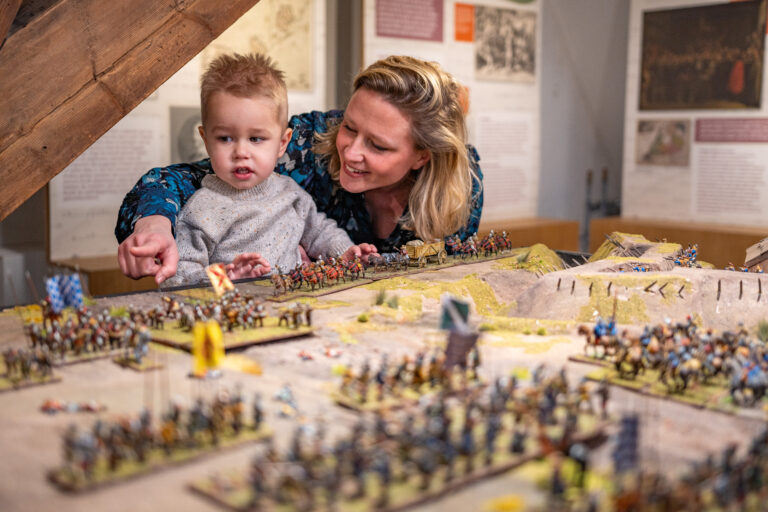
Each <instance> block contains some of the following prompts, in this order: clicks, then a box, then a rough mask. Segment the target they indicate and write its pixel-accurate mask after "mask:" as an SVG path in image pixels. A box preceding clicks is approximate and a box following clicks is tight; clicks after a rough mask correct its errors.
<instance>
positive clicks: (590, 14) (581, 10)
mask: <svg viewBox="0 0 768 512" xmlns="http://www.w3.org/2000/svg"><path fill="white" fill-rule="evenodd" d="M508 4H509V6H510V7H512V8H515V6H516V5H518V4H515V3H514V2H509V3H508ZM624 4H625V2H614V1H612V0H569V1H568V2H561V1H557V0H555V1H552V0H546V1H541V2H540V5H539V9H538V11H539V18H538V29H540V30H541V31H542V32H541V36H540V37H541V39H542V43H541V55H540V56H538V59H537V64H538V66H539V69H538V78H539V82H540V83H539V84H538V86H539V88H540V94H541V98H540V103H541V109H540V128H539V133H540V137H541V138H540V140H541V149H540V152H537V158H538V155H539V154H540V166H541V171H540V172H541V175H540V176H541V178H540V183H539V189H538V204H537V205H536V206H535V207H534V210H533V214H534V215H535V214H538V215H540V216H547V217H557V218H563V219H574V220H580V219H581V218H582V217H583V211H584V210H583V208H584V194H585V192H584V188H585V185H584V172H585V170H586V169H587V168H594V169H596V170H597V169H599V168H602V167H603V166H605V167H607V168H608V169H609V171H610V172H611V177H610V191H611V194H610V196H611V197H617V196H618V190H619V189H618V187H619V186H620V184H619V174H620V172H619V163H617V162H620V160H621V128H622V116H623V110H622V106H623V103H622V102H623V93H624V86H623V83H624V70H625V69H626V27H627V17H628V14H627V7H626V5H624ZM265 5H266V4H265ZM324 5H325V9H324V15H325V21H324V27H325V29H324V31H325V32H326V33H327V38H326V45H325V48H326V54H327V58H326V67H325V68H324V69H323V72H322V73H320V78H319V79H320V80H323V79H324V85H325V91H324V93H323V94H324V98H325V105H323V104H322V103H323V101H322V100H318V101H316V102H315V103H314V104H313V106H315V108H323V107H325V106H327V107H328V108H331V107H334V106H339V105H343V104H344V103H345V101H346V98H347V97H348V94H349V83H350V81H351V77H352V76H353V75H354V73H355V72H356V71H357V69H358V66H359V64H360V63H361V62H362V55H361V54H360V47H359V44H360V43H359V42H360V41H362V39H363V37H362V32H361V31H362V23H361V22H362V19H363V16H362V11H361V9H360V5H361V3H360V2H357V1H355V0H327V1H326V2H325V3H324ZM519 5H523V4H519ZM257 8H258V6H257ZM190 70H191V68H190V67H189V66H188V67H187V68H186V69H185V70H183V71H182V73H188V74H189V75H190V76H192V75H195V73H196V72H192V71H190ZM193 78H194V80H193V82H194V81H195V80H196V75H195V76H194V77H193ZM194 85H195V87H196V83H194ZM195 87H193V88H195ZM190 94H192V95H194V92H192V93H190ZM154 96H155V99H154V100H152V99H151V100H149V101H157V95H154ZM294 103H295V104H296V103H297V102H294ZM617 105H618V106H617ZM295 106H297V107H299V108H304V107H305V106H306V105H304V104H302V102H301V101H299V102H298V104H296V105H295ZM137 110H140V109H137ZM165 122H167V121H163V123H165ZM126 123H127V124H130V123H131V121H130V120H127V121H125V122H124V123H123V125H122V127H123V128H125V127H126ZM118 129H119V127H118ZM617 140H618V142H617ZM166 145H167V141H166ZM481 156H482V155H481ZM169 158H170V155H169ZM163 160H165V159H161V161H158V162H157V164H162V163H164V162H163ZM595 191H596V193H597V186H595ZM109 206H110V208H113V209H114V211H115V212H116V210H117V206H118V205H117V204H114V205H111V204H110V205H109ZM45 210H46V198H45V194H44V193H42V192H41V193H38V194H37V195H35V196H34V197H33V198H32V199H30V200H29V201H28V202H27V203H25V204H24V205H23V206H22V207H20V208H19V209H18V210H17V211H16V212H14V213H13V214H11V216H9V217H8V218H7V219H6V220H4V221H3V222H2V223H0V249H1V250H2V251H4V252H3V253H0V257H2V256H1V255H2V254H5V253H6V252H8V251H10V253H11V254H10V256H9V257H6V258H4V259H3V260H4V261H7V262H11V263H13V262H16V263H13V265H11V267H12V268H11V270H8V271H6V270H3V269H0V272H2V276H3V282H2V284H0V290H2V293H0V304H2V305H7V304H10V303H12V300H13V299H12V298H11V296H10V295H11V294H10V290H9V289H8V288H9V287H8V280H7V277H6V273H8V275H13V276H14V277H15V282H16V288H17V290H16V291H17V293H18V295H19V299H18V300H19V301H30V300H32V299H33V298H32V297H31V296H30V294H29V291H28V290H27V287H26V286H21V279H22V277H21V276H19V275H18V272H20V271H21V272H23V269H25V268H26V269H28V270H30V272H31V273H32V275H33V279H34V281H35V282H36V284H37V287H38V290H40V291H41V290H42V289H43V286H42V280H43V277H44V273H45V272H46V267H45V264H44V259H45V254H46V237H47V234H46V228H47V225H48V220H47V219H46V215H45ZM86 218H87V217H86ZM109 230H110V235H109V236H110V237H111V226H109ZM74 233H75V234H76V230H75V232H74ZM11 260H12V261H11ZM14 265H15V266H14ZM4 268H10V267H8V265H6V266H5V267H4ZM18 288H21V289H20V290H19V289H18Z"/></svg>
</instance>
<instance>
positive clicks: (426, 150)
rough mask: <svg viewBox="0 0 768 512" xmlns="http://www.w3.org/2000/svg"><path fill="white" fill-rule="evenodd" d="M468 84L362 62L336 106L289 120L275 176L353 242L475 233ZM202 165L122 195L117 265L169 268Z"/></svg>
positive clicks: (404, 64) (158, 174)
mask: <svg viewBox="0 0 768 512" xmlns="http://www.w3.org/2000/svg"><path fill="white" fill-rule="evenodd" d="M465 104H466V92H465V90H464V89H463V87H462V86H461V85H460V84H459V83H458V82H456V81H455V80H454V79H453V77H451V76H450V75H449V74H447V73H445V72H444V71H443V70H442V69H441V68H440V67H439V66H438V65H437V64H434V63H429V62H424V61H421V60H419V59H414V58H411V57H397V56H393V57H388V58H386V59H383V60H380V61H378V62H375V63H373V64H372V65H371V66H369V67H368V68H367V69H365V70H363V71H362V72H361V73H360V74H358V76H357V77H356V78H355V81H354V93H353V95H352V97H351V98H350V100H349V104H348V106H347V109H346V110H345V111H344V112H341V111H331V112H327V113H322V112H311V113H309V114H302V115H299V116H294V117H293V118H291V120H290V121H289V127H290V128H292V129H293V136H292V139H291V142H290V143H289V145H288V150H287V151H286V153H285V155H284V156H283V157H282V158H281V159H280V160H278V164H277V167H276V169H275V171H276V172H279V173H281V174H286V175H289V176H291V178H293V179H294V180H295V181H296V182H297V183H298V184H299V185H301V186H302V187H303V188H304V189H305V190H306V191H307V192H309V194H310V195H311V196H312V197H313V198H314V200H315V202H316V203H317V208H318V210H319V211H321V212H324V213H325V214H326V215H327V216H328V217H330V218H332V219H334V220H336V222H337V223H338V225H339V227H341V228H342V229H344V230H346V231H347V232H348V233H349V236H350V238H352V241H353V242H355V244H361V243H371V244H373V245H375V246H376V247H377V248H378V249H379V250H380V251H382V252H389V251H392V250H396V249H397V248H398V247H400V246H401V245H402V244H404V243H405V242H407V241H409V240H412V239H414V238H421V239H423V240H430V239H433V238H442V237H446V236H451V235H453V234H458V235H459V237H461V238H462V239H464V238H466V237H467V236H468V235H470V234H473V233H475V232H476V231H477V227H478V224H479V222H480V215H481V212H482V204H483V194H482V172H481V171H480V167H479V166H478V163H477V162H478V160H479V157H478V155H477V152H476V151H475V149H474V148H473V147H471V146H467V145H466V125H465V120H464V110H465V108H464V105H465ZM211 172H212V171H211V167H210V161H209V160H202V161H200V162H196V163H193V164H176V165H172V166H169V167H165V168H155V169H152V170H150V171H149V172H148V173H147V174H145V175H144V176H143V177H142V178H141V179H140V180H139V182H138V183H137V184H136V186H134V188H133V189H132V190H131V191H130V192H129V193H128V195H127V196H126V197H125V199H124V200H123V204H122V206H121V208H120V213H119V216H118V224H117V227H116V228H115V235H116V236H117V239H118V242H120V247H119V248H118V259H119V261H120V267H121V269H122V271H123V273H124V274H125V275H127V276H129V277H132V278H139V277H142V276H147V275H154V276H155V280H156V281H157V283H158V284H159V283H161V282H163V281H164V280H165V279H167V278H168V277H170V276H172V275H173V274H174V273H175V272H176V264H177V262H178V253H177V251H176V243H175V241H174V239H173V224H174V222H175V219H176V215H177V214H178V212H179V210H180V209H181V207H182V206H183V204H184V203H185V202H186V200H187V199H189V197H190V196H191V195H192V194H193V193H194V192H195V190H197V188H199V187H200V182H201V181H202V179H203V177H204V176H205V175H206V174H209V173H211Z"/></svg>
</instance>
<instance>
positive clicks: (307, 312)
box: [301, 302, 312, 327]
mask: <svg viewBox="0 0 768 512" xmlns="http://www.w3.org/2000/svg"><path fill="white" fill-rule="evenodd" d="M301 307H302V310H303V311H304V320H305V321H306V323H307V326H309V327H311V326H312V305H311V304H309V303H306V302H305V303H303V304H302V305H301Z"/></svg>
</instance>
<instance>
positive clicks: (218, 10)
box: [0, 0, 258, 221]
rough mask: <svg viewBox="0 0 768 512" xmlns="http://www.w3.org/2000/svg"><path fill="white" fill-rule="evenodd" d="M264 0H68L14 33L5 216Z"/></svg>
mask: <svg viewBox="0 0 768 512" xmlns="http://www.w3.org/2000/svg"><path fill="white" fill-rule="evenodd" d="M257 2H258V0H230V1H228V2H227V8H226V9H225V8H223V7H222V4H221V2H219V1H217V0H113V1H111V2H103V1H101V0H66V1H63V2H60V3H58V4H56V5H54V6H53V7H51V8H50V9H49V10H47V11H45V12H44V13H42V14H40V15H39V16H38V17H36V18H35V19H33V20H32V21H31V22H30V23H29V24H28V25H27V26H26V27H24V28H23V29H21V30H18V31H17V32H16V33H14V34H13V35H12V36H11V37H9V38H8V40H7V42H6V47H5V48H3V51H2V52H0V76H3V77H4V79H3V80H2V81H0V97H2V98H3V101H2V102H0V119H3V120H4V122H3V123H2V124H1V125H0V169H3V175H4V176H3V187H0V221H1V220H2V219H4V218H5V217H6V216H8V214H9V213H11V212H12V211H13V210H14V209H15V208H16V207H18V206H19V205H20V204H21V203H22V202H24V201H25V200H26V199H27V198H29V197H30V196H31V195H32V194H34V193H35V192H36V191H37V190H39V189H40V188H41V187H42V186H43V185H45V184H46V183H47V182H48V181H50V179H51V178H53V177H54V176H56V175H57V174H58V173H59V172H61V170H62V169H64V168H65V167H66V166H67V165H69V164H70V163H71V162H72V161H73V160H74V159H75V158H76V157H77V156H78V155H80V154H81V153H82V152H83V151H85V149H87V148H88V146H90V145H91V144H92V143H93V142H94V141H96V139H98V138H99V137H100V136H101V135H103V134H104V133H105V132H106V131H107V130H108V129H109V128H111V127H112V126H113V125H114V124H115V123H116V122H117V121H119V120H120V119H121V118H122V117H123V116H124V115H125V114H127V113H128V112H130V110H131V109H132V108H134V107H135V106H136V105H138V104H139V103H140V102H141V101H142V100H144V99H145V98H146V97H147V96H149V94H151V93H152V91H154V90H155V89H157V87H159V86H160V85H161V84H162V83H163V82H165V81H166V80H167V79H168V78H170V77H171V75H173V74H174V73H175V72H176V71H178V70H179V69H180V68H181V67H182V66H183V65H184V64H186V63H187V62H188V61H189V60H190V59H192V58H193V57H194V56H195V55H197V54H198V53H199V52H200V51H201V50H202V49H203V48H205V46H206V45H207V44H208V43H209V42H211V41H212V40H213V39H214V38H216V37H217V36H218V35H219V34H220V33H221V32H223V31H224V30H225V29H226V28H227V27H229V26H230V25H231V24H232V23H234V22H235V21H236V20H237V19H238V18H239V17H240V16H242V15H243V14H244V13H245V12H246V11H247V10H248V9H250V8H251V7H253V6H254V5H255V4H256V3H257ZM5 77H8V79H6V78H5Z"/></svg>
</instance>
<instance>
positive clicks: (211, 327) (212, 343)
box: [192, 320, 224, 379]
mask: <svg viewBox="0 0 768 512" xmlns="http://www.w3.org/2000/svg"><path fill="white" fill-rule="evenodd" d="M193 332H194V339H193V342H192V360H193V368H192V374H193V375H194V376H195V377H198V378H201V379H202V378H205V377H207V376H208V375H209V374H210V373H211V371H212V370H216V369H218V367H219V365H220V364H221V362H222V361H223V360H224V335H223V333H222V332H221V326H220V325H219V323H218V322H217V321H216V320H209V321H208V322H206V323H203V322H196V323H195V327H194V329H193Z"/></svg>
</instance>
